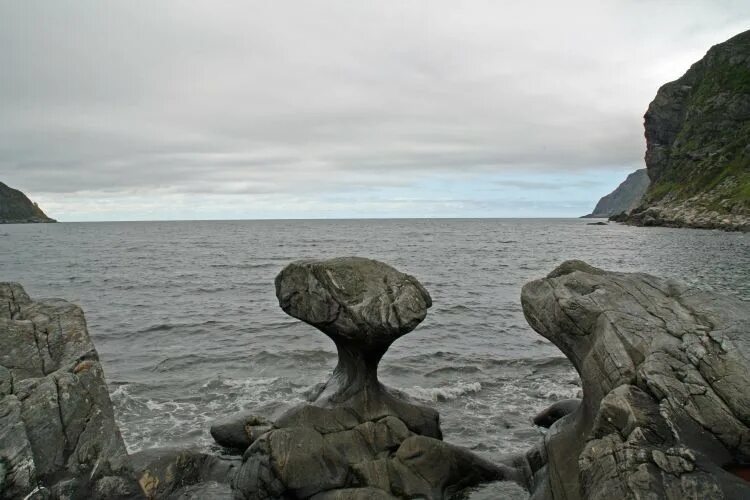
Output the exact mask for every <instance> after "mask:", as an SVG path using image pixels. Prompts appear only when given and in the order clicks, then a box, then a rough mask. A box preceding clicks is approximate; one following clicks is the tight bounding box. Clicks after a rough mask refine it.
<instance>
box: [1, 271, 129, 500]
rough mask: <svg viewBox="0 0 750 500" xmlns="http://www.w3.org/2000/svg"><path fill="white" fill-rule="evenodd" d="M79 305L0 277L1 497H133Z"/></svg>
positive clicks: (118, 432) (102, 378) (104, 390)
mask: <svg viewBox="0 0 750 500" xmlns="http://www.w3.org/2000/svg"><path fill="white" fill-rule="evenodd" d="M140 494H141V493H140V488H139V487H138V484H137V482H136V481H135V477H134V475H133V473H132V471H131V469H130V467H129V462H128V456H127V453H126V451H125V445H124V443H123V441H122V437H121V436H120V431H119V429H118V428H117V425H116V424H115V420H114V415H113V412H112V405H111V402H110V399H109V393H108V392H107V385H106V382H105V380H104V375H103V372H102V367H101V365H100V363H99V358H98V355H97V353H96V350H95V349H94V346H93V344H92V343H91V339H90V338H89V336H88V332H87V330H86V322H85V320H84V317H83V312H82V311H81V309H80V308H79V307H78V306H76V305H74V304H71V303H69V302H66V301H63V300H43V301H36V302H32V301H31V300H30V299H29V297H28V295H26V293H25V292H24V290H23V288H21V286H20V285H18V284H15V283H0V498H4V499H5V498H9V499H10V498H25V497H27V495H28V496H29V497H28V498H49V497H51V498H94V499H97V498H101V499H105V498H106V499H111V498H135V497H140Z"/></svg>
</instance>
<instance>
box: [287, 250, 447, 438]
mask: <svg viewBox="0 0 750 500" xmlns="http://www.w3.org/2000/svg"><path fill="white" fill-rule="evenodd" d="M276 296H277V297H278V299H279V305H280V306H281V308H282V309H283V310H284V312H286V313H287V314H289V315H291V316H293V317H295V318H298V319H301V320H302V321H304V322H306V323H309V324H311V325H312V326H314V327H316V328H317V329H319V330H320V331H322V332H323V333H325V334H326V335H328V337H330V338H331V340H333V342H334V343H335V344H336V348H337V350H338V355H339V359H338V364H337V366H336V368H335V369H334V371H333V375H332V376H331V378H330V379H329V380H328V382H327V383H326V384H325V386H324V388H323V389H322V391H321V392H320V394H319V395H318V396H317V398H316V399H315V400H314V401H313V402H312V403H311V404H310V405H305V406H303V407H300V408H294V409H292V410H290V411H289V412H288V413H287V414H286V415H284V416H282V417H281V418H280V419H279V420H278V421H277V424H281V425H282V426H292V425H296V424H297V422H298V420H300V419H303V420H304V421H306V422H311V421H313V420H320V418H321V417H322V416H323V415H327V414H328V412H321V411H320V409H321V408H335V409H336V411H335V412H334V413H335V414H336V415H341V411H342V410H343V409H348V410H349V411H350V413H351V416H352V417H353V418H355V419H356V421H357V423H359V422H363V421H365V420H375V419H379V418H382V417H385V416H388V415H391V416H395V417H398V418H400V419H401V420H403V421H404V422H405V423H406V425H407V427H409V428H410V429H411V430H412V431H414V432H416V433H417V434H421V435H428V436H432V437H435V438H440V437H441V433H440V426H439V423H438V420H439V418H438V414H437V412H436V411H435V410H433V409H432V408H428V407H424V406H420V405H417V404H415V403H413V402H410V401H406V400H404V398H403V396H402V395H400V394H397V393H396V392H395V391H393V390H392V389H389V388H387V387H385V386H383V385H382V384H381V383H380V382H379V381H378V373H377V370H378V363H380V359H381V358H382V357H383V355H384V354H385V352H386V351H387V350H388V347H390V345H391V344H392V343H393V342H394V341H395V340H396V339H398V338H399V337H401V336H402V335H405V334H407V333H409V332H410V331H412V330H413V329H414V328H415V327H416V326H417V325H418V324H419V323H420V322H421V321H422V320H423V319H424V318H425V316H426V315H427V309H428V308H429V307H430V306H431V305H432V299H431V298H430V294H429V293H427V290H425V289H424V287H423V286H422V285H421V284H420V283H419V281H417V280H416V279H415V278H413V277H412V276H409V275H407V274H403V273H401V272H399V271H397V270H395V269H394V268H392V267H391V266H389V265H387V264H383V263H382V262H378V261H375V260H370V259H363V258H359V257H343V258H336V259H330V260H325V261H316V260H308V261H298V262H293V263H292V264H289V265H288V266H287V267H285V268H284V269H283V270H282V271H281V273H279V275H278V276H277V277H276ZM309 406H314V407H316V408H309ZM313 415H316V416H317V417H314V416H313Z"/></svg>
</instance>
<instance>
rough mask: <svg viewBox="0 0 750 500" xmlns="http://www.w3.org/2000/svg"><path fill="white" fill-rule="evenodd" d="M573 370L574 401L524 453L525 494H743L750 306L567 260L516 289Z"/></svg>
mask: <svg viewBox="0 0 750 500" xmlns="http://www.w3.org/2000/svg"><path fill="white" fill-rule="evenodd" d="M521 302H522V305H523V309H524V314H525V315H526V318H527V320H528V321H529V324H530V325H531V326H532V327H533V328H534V330H536V331H537V332H539V333H540V334H542V335H543V336H544V337H546V338H548V339H549V340H551V341H552V342H553V343H554V344H555V345H557V346H558V347H559V348H560V350H562V351H563V353H564V354H565V355H566V356H567V357H568V358H569V359H570V360H571V361H572V362H573V364H574V366H575V367H576V369H577V370H578V373H579V374H580V376H581V380H582V385H583V395H584V396H583V401H582V403H581V406H580V408H579V409H578V410H577V411H575V412H574V413H571V414H569V415H567V416H565V417H563V418H562V419H560V420H558V421H557V422H556V423H554V424H553V425H552V427H551V428H550V431H549V433H548V434H547V436H546V437H545V440H544V443H543V444H542V445H541V446H540V447H539V448H538V449H535V450H531V451H530V452H529V453H528V454H527V456H526V462H527V463H528V468H527V471H528V474H529V476H528V481H529V484H530V486H531V489H532V491H533V496H532V498H538V499H541V498H555V499H578V498H587V499H588V498H593V499H597V498H601V499H604V498H633V499H635V498H674V499H698V498H716V499H718V498H748V497H750V484H749V483H747V482H745V481H743V480H742V479H740V478H738V477H737V475H734V474H732V473H730V472H728V471H727V469H731V470H735V471H740V472H742V471H745V470H746V467H745V466H743V465H742V464H746V463H747V461H748V459H750V429H748V424H750V370H748V359H749V357H748V356H749V355H750V337H749V336H748V331H750V308H748V307H747V304H746V303H743V302H741V301H738V300H736V299H733V298H729V297H722V296H719V295H716V294H714V293H711V292H707V291H701V290H698V289H695V288H691V287H687V286H685V285H682V284H679V283H677V282H674V281H671V280H665V279H660V278H656V277H654V276H650V275H647V274H627V273H615V272H607V271H603V270H601V269H597V268H593V267H591V266H589V265H587V264H585V263H583V262H580V261H568V262H566V263H564V264H563V265H562V266H560V267H559V268H557V269H556V270H554V271H553V272H552V273H550V275H549V276H548V277H547V278H544V279H541V280H537V281H533V282H531V283H528V284H527V285H525V286H524V287H523V292H522V295H521Z"/></svg>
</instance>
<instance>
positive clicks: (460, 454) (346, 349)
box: [233, 257, 518, 500]
mask: <svg viewBox="0 0 750 500" xmlns="http://www.w3.org/2000/svg"><path fill="white" fill-rule="evenodd" d="M276 295H277V297H278V299H279V304H280V305H281V307H282V309H284V311H285V312H287V313H288V314H290V315H292V316H294V317H296V318H299V319H301V320H303V321H305V322H306V323H309V324H311V325H313V326H315V327H316V328H318V329H319V330H320V331H322V332H323V333H325V334H326V335H327V336H329V337H330V338H331V339H332V340H333V341H334V343H335V344H336V347H337V349H338V353H339V362H338V365H337V366H336V368H335V370H334V372H333V375H332V376H331V378H330V379H329V381H328V382H327V383H326V384H324V386H323V387H322V388H321V389H320V391H319V393H318V394H317V395H315V397H314V398H313V399H312V401H311V402H310V403H307V404H302V405H300V406H297V407H294V408H292V409H290V410H288V411H286V412H285V413H284V414H282V415H281V416H279V417H278V418H276V419H274V423H273V429H271V430H270V431H269V432H266V433H264V434H262V435H261V436H260V437H258V438H257V439H256V440H255V441H253V442H252V444H251V445H250V447H249V448H247V450H246V451H245V454H244V456H243V464H242V467H241V469H240V470H239V472H238V473H237V474H236V476H235V477H234V481H233V488H234V490H235V495H236V497H237V498H241V499H265V498H312V499H316V500H326V499H357V498H362V499H365V498H367V499H370V498H372V499H377V498H383V499H385V498H394V497H399V498H426V499H440V498H447V497H450V496H451V495H452V494H454V493H455V492H457V491H459V490H460V489H462V488H464V487H466V486H470V485H473V484H476V483H479V482H482V481H489V480H496V479H518V478H517V472H516V471H515V470H514V469H511V468H509V467H505V466H500V465H495V464H492V463H490V462H488V461H487V460H484V459H483V458H481V457H478V456H476V455H474V454H473V453H471V452H470V451H468V450H466V449H463V448H461V447H458V446H454V445H451V444H448V443H445V442H443V441H442V440H441V431H440V425H439V419H438V414H437V412H436V411H435V410H433V409H431V408H428V407H424V406H420V405H417V404H415V403H413V402H412V401H410V400H409V399H408V398H407V397H406V396H405V395H404V394H401V393H399V392H398V391H395V390H393V389H390V388H387V387H385V386H384V385H382V384H381V383H380V382H379V381H378V378H377V367H378V363H379V361H380V359H381V358H382V356H383V354H385V352H386V350H387V349H388V347H389V346H390V345H391V343H392V342H393V341H395V340H396V339H397V338H399V337H401V336H402V335H405V334H407V333H408V332H410V331H411V330H413V329H414V328H415V327H416V326H417V325H418V324H419V323H420V322H421V321H422V320H423V319H424V318H425V315H426V314H427V308H428V307H430V305H431V299H430V296H429V294H428V293H427V291H426V290H425V289H424V288H423V287H422V285H421V284H420V283H419V282H418V281H417V280H416V279H415V278H413V277H411V276H408V275H406V274H403V273H400V272H398V271H396V270H395V269H393V268H392V267H390V266H388V265H386V264H383V263H381V262H377V261H373V260H369V259H362V258H355V257H351V258H338V259H331V260H327V261H300V262H294V263H292V264H290V265H289V266H287V267H286V268H285V269H284V270H283V271H282V272H281V273H280V274H279V276H278V277H277V278H276Z"/></svg>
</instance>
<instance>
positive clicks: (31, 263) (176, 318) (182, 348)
mask: <svg viewBox="0 0 750 500" xmlns="http://www.w3.org/2000/svg"><path fill="white" fill-rule="evenodd" d="M586 222H587V221H585V220H578V219H572V220H570V219H556V220H510V219H500V220H490V219H484V220H429V219H423V220H345V221H344V220H342V221H228V222H220V221H211V222H132V223H131V222H121V223H62V224H38V225H9V226H0V280H4V281H18V282H20V283H21V284H22V285H23V286H24V287H25V288H26V290H27V292H29V294H30V295H31V296H32V297H36V298H41V297H61V298H65V299H68V300H71V301H73V302H76V303H78V304H80V305H81V306H82V307H83V309H84V310H85V312H86V318H87V320H88V324H89V330H90V332H91V335H92V337H93V339H94V342H95V344H96V347H97V349H98V351H99V354H100V356H101V358H102V362H103V364H104V369H105V372H106V375H107V379H108V381H109V389H110V392H111V394H112V399H113V402H114V404H115V410H116V414H117V417H118V420H119V423H120V426H121V429H122V431H123V435H124V438H125V441H126V443H127V445H128V448H129V449H130V450H138V449H142V448H146V447H152V446H159V445H164V444H170V445H181V444H198V445H200V446H210V443H211V438H210V436H209V434H208V427H207V425H208V422H210V421H211V420H212V419H213V418H216V417H218V416H222V415H226V414H229V413H233V412H235V411H239V410H242V409H255V410H257V411H258V412H259V413H270V412H272V411H273V410H275V409H277V408H278V407H279V406H280V405H282V404H284V403H288V402H294V401H296V400H300V399H301V398H302V397H303V395H304V392H305V390H306V389H308V388H309V387H310V386H311V385H313V384H315V383H316V382H319V381H323V380H325V378H326V375H327V374H328V373H329V372H330V371H331V369H332V368H333V365H334V364H335V360H336V355H335V353H334V350H333V344H332V343H331V342H330V341H329V340H328V339H327V338H325V337H324V336H323V334H321V333H319V332H318V331H316V330H314V329H313V328H312V327H309V326H306V325H304V324H302V323H300V322H298V321H296V320H294V319H293V318H290V317H289V316H286V315H285V314H284V313H283V312H282V311H281V309H279V307H278V305H277V302H276V298H275V295H274V287H273V279H274V277H275V276H276V274H277V273H278V272H279V271H280V270H281V268H282V267H283V266H284V265H285V264H286V263H288V262H290V261H292V260H295V259H300V258H313V257H314V258H326V257H333V256H342V255H360V256H367V257H372V258H376V259H380V260H383V261H385V262H388V263H390V264H392V265H393V266H395V267H396V268H398V269H399V270H402V271H405V272H408V273H410V274H413V275H414V276H416V277H417V278H418V279H420V280H421V281H422V283H423V284H424V285H425V286H426V288H427V289H428V290H429V291H430V293H431V294H432V297H433V301H434V305H433V307H432V309H431V310H430V311H429V314H428V316H427V319H426V320H425V321H424V323H422V325H420V326H419V327H418V328H417V330H415V331H414V332H412V333H411V334H409V335H407V336H406V337H404V338H402V339H400V340H399V341H397V342H396V343H395V344H394V345H393V347H392V348H391V349H390V350H389V351H388V353H387V354H386V356H385V358H384V360H383V362H382V365H381V370H380V373H381V378H382V379H383V380H384V381H385V382H386V383H387V384H389V385H392V386H394V387H398V388H401V389H403V390H405V391H406V392H407V393H409V394H411V395H412V396H414V397H415V398H418V399H420V400H423V401H426V402H428V403H430V404H432V405H434V406H435V407H436V408H437V409H438V410H439V411H440V413H441V416H442V422H443V430H444V433H445V438H446V439H447V440H449V441H452V442H456V443H460V444H464V445H466V446H469V447H471V448H473V449H474V450H476V451H478V452H480V453H483V454H485V455H486V456H488V457H490V458H493V457H497V456H499V455H502V454H504V453H509V452H513V451H518V450H525V449H527V448H528V447H529V446H531V445H532V444H533V443H534V442H536V441H537V440H538V438H539V436H540V431H539V430H538V429H536V428H534V427H533V426H532V425H531V423H530V418H531V417H532V416H533V415H534V414H535V413H536V412H537V411H539V410H541V409H543V408H545V407H546V406H548V405H549V404H550V403H552V402H554V401H556V400H558V399H564V398H569V397H575V396H576V395H577V394H578V392H579V385H578V384H579V382H578V378H577V376H576V374H575V372H574V371H573V369H572V368H571V367H570V365H569V364H568V362H567V361H566V360H565V359H564V358H562V355H561V354H560V352H559V351H558V350H557V349H556V348H555V347H554V346H553V345H551V344H550V343H549V342H547V341H546V340H545V339H543V338H542V337H540V336H539V335H537V334H535V333H534V332H533V331H532V330H531V328H529V326H528V325H527V324H526V321H525V320H524V317H523V313H522V311H521V306H520V301H519V294H520V289H521V286H522V285H523V284H524V283H526V282H527V281H529V280H532V279H534V278H538V277H541V276H543V275H545V274H546V273H548V272H549V271H551V270H552V269H553V268H554V267H555V266H556V265H557V264H559V263H560V262H562V261H563V260H565V259H571V258H578V259H583V260H586V261H587V262H589V263H590V264H593V265H596V266H599V267H604V268H607V269H613V270H623V271H636V270H637V271H645V272H650V273H654V274H658V275H662V276H669V277H675V278H679V279H681V280H683V281H686V282H689V283H693V284H697V285H700V286H702V287H706V288H712V289H715V290H717V291H721V292H723V293H728V294H735V295H738V296H740V297H741V298H742V299H743V300H748V299H750V235H743V234H739V233H722V232H716V231H701V230H687V229H668V228H633V227H627V226H620V225H613V224H610V225H608V226H589V225H587V224H586Z"/></svg>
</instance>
